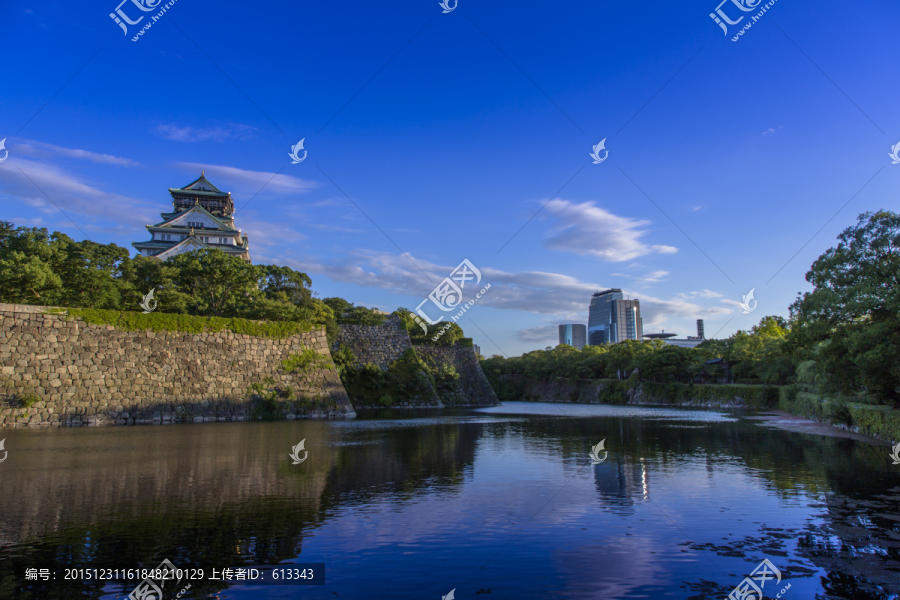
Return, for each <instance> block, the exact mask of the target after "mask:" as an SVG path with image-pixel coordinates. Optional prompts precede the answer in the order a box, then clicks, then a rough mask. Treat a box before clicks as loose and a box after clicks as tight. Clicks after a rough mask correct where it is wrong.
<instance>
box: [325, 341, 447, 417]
mask: <svg viewBox="0 0 900 600" xmlns="http://www.w3.org/2000/svg"><path fill="white" fill-rule="evenodd" d="M441 377H442V379H443V380H445V381H446V380H447V379H452V377H453V375H452V374H450V373H449V372H442V375H441ZM457 377H458V375H457ZM341 381H342V382H343V384H344V389H345V390H347V395H349V396H350V402H352V403H353V404H358V405H360V406H372V405H376V404H381V405H382V406H391V405H392V404H394V403H395V402H418V403H421V404H425V403H429V402H430V401H431V394H432V390H436V389H437V387H438V386H437V383H436V382H435V379H434V376H433V375H432V373H431V369H430V368H429V367H428V365H427V364H425V362H424V361H422V360H421V359H420V358H419V356H418V355H417V354H416V352H415V350H413V349H412V348H408V349H407V350H406V351H405V352H404V353H403V354H402V355H401V356H400V358H398V359H397V360H395V361H394V362H393V363H391V365H390V366H389V367H388V370H387V371H382V370H381V369H380V368H379V367H378V366H377V365H372V364H369V365H365V366H362V367H355V368H354V367H346V368H343V372H342V373H341Z"/></svg>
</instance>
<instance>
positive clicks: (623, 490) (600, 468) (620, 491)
mask: <svg viewBox="0 0 900 600" xmlns="http://www.w3.org/2000/svg"><path fill="white" fill-rule="evenodd" d="M611 458H612V457H611ZM593 468H594V485H595V486H596V487H597V492H598V494H599V495H600V499H601V501H602V503H603V504H604V505H605V506H608V507H610V508H612V509H613V512H615V513H617V514H620V515H622V516H627V515H633V514H634V504H635V501H636V499H643V500H650V474H649V469H648V466H647V463H646V461H645V459H643V458H641V459H640V462H637V463H633V462H629V461H628V460H626V459H625V458H624V457H615V458H612V459H611V460H607V461H605V462H603V463H600V464H599V465H594V467H593Z"/></svg>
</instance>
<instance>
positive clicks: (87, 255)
mask: <svg viewBox="0 0 900 600" xmlns="http://www.w3.org/2000/svg"><path fill="white" fill-rule="evenodd" d="M130 260H131V258H130V256H129V253H128V250H127V249H126V248H122V247H121V246H117V245H116V244H98V243H96V242H92V241H90V240H84V241H81V242H73V243H66V242H64V241H63V242H62V243H61V244H60V246H59V249H58V251H57V252H54V256H53V269H54V271H56V273H57V274H58V275H59V277H60V279H61V280H62V286H61V289H60V291H59V294H58V298H59V301H58V303H59V304H60V305H61V306H73V307H85V308H107V309H117V308H119V307H120V303H121V296H122V293H121V292H122V289H121V284H123V283H124V281H121V277H122V274H123V271H124V270H125V269H127V263H128V262H129V261H130Z"/></svg>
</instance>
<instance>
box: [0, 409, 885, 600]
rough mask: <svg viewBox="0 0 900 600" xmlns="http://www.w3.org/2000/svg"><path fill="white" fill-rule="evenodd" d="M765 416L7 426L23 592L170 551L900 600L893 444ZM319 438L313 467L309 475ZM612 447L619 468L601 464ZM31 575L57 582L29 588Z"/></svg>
mask: <svg viewBox="0 0 900 600" xmlns="http://www.w3.org/2000/svg"><path fill="white" fill-rule="evenodd" d="M745 417H746V414H744V413H741V414H736V413H728V412H715V411H705V410H673V409H657V408H643V407H613V406H596V405H595V406H573V405H556V404H535V403H516V402H511V403H506V404H505V405H504V406H501V407H495V408H491V409H483V410H466V411H462V410H460V411H443V412H442V411H434V412H430V411H429V412H423V411H416V412H411V413H409V414H408V415H407V416H398V415H396V414H385V415H378V414H371V415H370V416H365V413H364V414H363V416H361V417H360V418H359V419H357V420H355V421H346V422H342V421H337V422H335V421H330V422H327V421H292V422H278V423H234V424H231V423H218V424H212V423H211V424H202V425H199V424H198V425H170V426H155V427H154V426H143V427H111V428H81V429H68V428H61V429H52V430H43V429H42V430H23V429H17V430H4V431H3V432H0V435H3V436H5V437H6V444H5V446H6V449H7V450H8V451H9V455H8V459H7V460H6V461H5V462H3V463H0V597H2V598H35V599H38V598H40V599H48V598H49V599H65V598H108V599H113V598H122V597H124V596H125V595H127V594H128V593H129V592H130V591H131V590H132V589H133V588H134V587H135V585H136V583H137V582H136V581H132V582H131V583H128V584H125V583H123V582H120V583H111V582H105V583H102V582H101V583H98V582H97V581H84V582H82V581H64V580H62V577H64V570H65V568H66V567H72V566H76V565H77V566H82V567H90V566H95V567H105V568H119V569H127V568H136V567H138V566H139V565H143V566H144V567H155V566H156V565H158V564H159V563H160V562H161V561H162V560H163V559H169V560H171V561H172V562H173V563H174V564H175V565H177V566H178V567H180V568H183V569H187V568H203V569H204V571H205V575H206V576H208V575H210V574H211V573H212V569H213V568H216V569H217V570H218V571H219V572H220V573H221V569H222V568H225V567H231V568H235V567H240V566H246V565H272V564H278V563H324V564H325V568H326V571H325V574H324V577H325V580H326V584H325V585H318V586H310V585H306V586H272V585H268V586H259V585H246V584H241V585H231V586H225V585H223V584H222V583H220V582H216V581H209V580H208V579H206V578H205V579H204V580H193V581H191V582H190V583H191V587H190V589H188V590H187V591H186V592H185V594H184V595H182V596H181V598H234V599H242V598H304V599H306V598H309V599H324V598H330V599H335V598H338V599H339V598H352V599H362V598H366V599H379V598H391V599H395V598H423V599H429V598H431V599H434V600H438V599H440V598H441V597H442V596H444V595H446V594H447V593H448V592H449V591H450V590H451V589H454V588H455V597H456V598H460V599H465V598H474V597H475V596H476V595H479V594H478V592H479V591H481V592H482V595H479V596H480V597H483V598H486V599H489V598H515V599H528V598H541V599H564V598H565V599H588V598H590V599H600V598H603V599H620V598H621V599H625V598H629V599H630V598H653V599H656V598H679V599H688V598H690V599H693V600H700V599H716V600H721V599H722V598H725V597H726V596H727V595H728V593H729V592H730V591H731V590H732V589H734V587H735V586H736V585H738V584H739V583H740V582H741V580H742V579H743V578H744V577H745V576H747V575H748V574H749V573H750V572H751V571H752V570H753V569H754V568H756V566H757V565H759V563H760V562H761V561H762V560H763V559H766V558H767V559H769V560H770V561H771V562H772V564H773V565H774V566H775V567H777V568H778V569H779V570H780V571H781V573H782V580H781V582H780V583H777V582H775V581H768V582H767V583H766V584H765V586H764V592H765V594H766V597H769V598H774V597H776V594H778V593H779V592H780V591H781V590H782V589H783V588H785V587H786V586H787V585H788V584H790V586H791V587H790V589H788V590H787V591H786V592H785V593H784V594H783V595H782V598H787V599H789V600H807V599H812V598H853V599H862V600H865V599H870V598H871V599H875V598H878V599H888V598H897V597H898V596H897V594H898V593H900V573H898V569H900V560H898V558H900V557H898V547H900V528H898V522H900V466H893V465H891V461H890V459H889V458H888V456H887V455H888V453H889V448H888V447H886V446H884V445H876V444H868V443H865V442H857V441H854V440H850V439H843V438H836V437H825V436H817V435H810V434H803V433H793V432H787V431H781V430H777V429H770V428H767V427H764V426H762V425H760V424H759V422H757V421H753V420H750V419H747V418H745ZM304 438H305V440H306V442H305V447H306V449H307V450H308V452H309V455H308V458H307V459H306V460H305V461H304V462H303V463H301V464H299V465H293V464H292V460H291V459H290V457H289V456H288V454H289V452H290V450H291V447H292V446H294V445H296V444H297V443H298V442H299V441H300V440H302V439H304ZM602 439H605V440H606V441H605V448H606V450H607V451H608V452H609V454H608V457H607V459H606V460H605V461H604V462H603V463H601V464H598V465H592V464H591V460H590V458H589V456H588V453H589V452H590V449H591V446H593V445H594V444H597V443H598V442H599V441H600V440H602ZM301 455H302V453H301ZM26 568H36V569H40V568H46V569H50V570H51V571H55V572H56V580H55V581H51V582H48V583H43V582H39V583H35V582H27V581H26V580H25V569H26ZM320 575H321V574H320ZM173 585H174V582H169V583H168V584H167V586H168V587H166V586H164V588H165V591H164V598H165V599H166V600H170V599H171V598H174V597H175V594H176V593H177V591H178V590H177V589H173V587H172V586H173ZM181 585H184V581H182V582H181ZM487 590H491V591H490V595H484V593H485V592H486V591H487Z"/></svg>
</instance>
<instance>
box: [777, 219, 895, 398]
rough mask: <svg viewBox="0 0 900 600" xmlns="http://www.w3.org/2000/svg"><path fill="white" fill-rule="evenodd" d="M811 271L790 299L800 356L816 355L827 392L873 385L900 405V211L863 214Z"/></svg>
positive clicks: (852, 390) (873, 390)
mask: <svg viewBox="0 0 900 600" xmlns="http://www.w3.org/2000/svg"><path fill="white" fill-rule="evenodd" d="M838 240H839V243H838V245H837V246H836V247H833V248H830V249H829V250H827V251H826V252H825V253H824V254H822V255H821V256H820V257H819V258H818V259H817V260H816V261H815V262H814V263H813V265H812V267H811V268H810V270H809V272H808V273H807V274H806V280H807V281H809V282H810V283H811V284H812V285H813V286H814V289H813V291H812V292H807V293H805V294H803V295H801V296H799V297H798V298H797V300H796V301H795V302H794V303H793V304H792V305H791V331H790V335H789V338H790V342H791V344H792V347H793V348H794V352H795V355H796V356H795V358H796V359H798V360H799V359H802V360H807V359H813V360H815V361H816V363H817V365H816V372H817V373H818V376H817V379H816V381H817V382H820V381H821V385H822V386H823V388H824V389H825V390H826V391H840V392H841V393H845V394H850V393H857V392H861V391H867V392H868V393H869V394H871V395H872V396H873V397H874V398H875V399H877V400H880V401H886V402H890V403H893V404H894V405H895V406H900V369H898V367H897V365H900V344H898V343H897V341H898V340H900V215H898V214H896V213H893V212H889V211H884V210H881V211H878V212H874V213H864V214H862V215H860V216H859V218H858V220H857V223H856V225H854V226H852V227H848V228H847V229H845V230H844V231H843V232H842V233H841V234H840V235H839V236H838Z"/></svg>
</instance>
